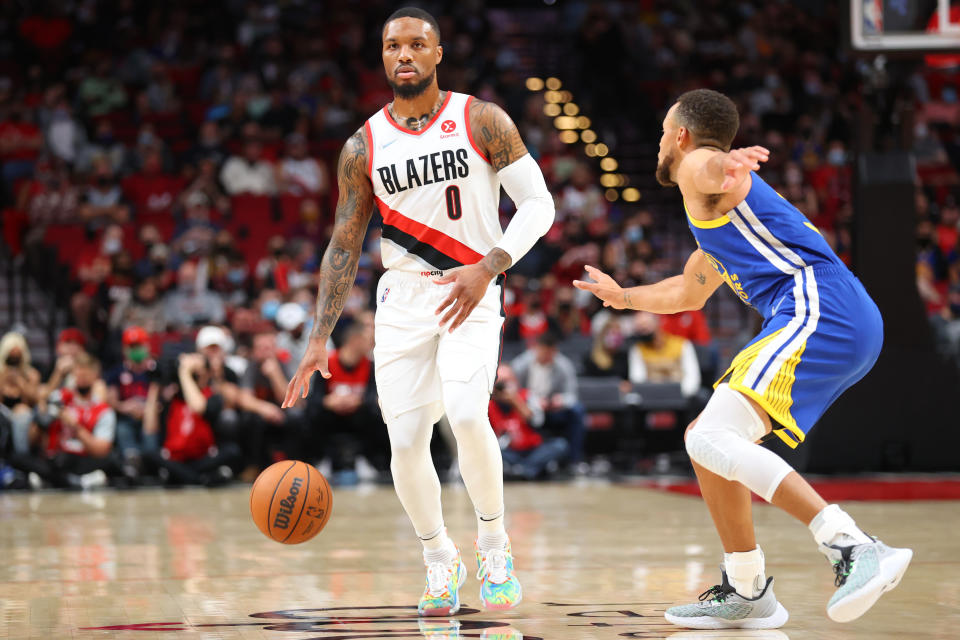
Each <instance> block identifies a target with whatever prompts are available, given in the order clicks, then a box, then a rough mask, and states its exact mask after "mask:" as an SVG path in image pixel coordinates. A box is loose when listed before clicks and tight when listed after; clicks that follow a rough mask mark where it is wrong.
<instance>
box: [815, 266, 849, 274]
mask: <svg viewBox="0 0 960 640" xmlns="http://www.w3.org/2000/svg"><path fill="white" fill-rule="evenodd" d="M813 275H815V276H852V275H853V272H852V271H850V269H848V268H846V267H844V266H839V265H835V264H815V265H813Z"/></svg>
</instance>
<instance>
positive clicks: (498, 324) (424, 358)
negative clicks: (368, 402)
mask: <svg viewBox="0 0 960 640" xmlns="http://www.w3.org/2000/svg"><path fill="white" fill-rule="evenodd" d="M441 275H442V272H438V271H434V272H426V271H424V272H421V273H411V272H405V271H396V270H393V269H389V270H387V272H386V273H384V274H383V276H381V278H380V282H379V283H378V285H377V312H376V319H375V323H374V324H375V336H376V345H375V346H374V348H373V360H374V369H375V373H376V380H377V394H378V395H379V397H380V409H381V411H382V412H383V417H384V420H387V421H389V420H390V419H391V418H393V417H396V416H398V415H400V414H402V413H405V412H407V411H410V410H412V409H417V408H420V407H423V406H427V405H431V404H436V406H437V407H438V411H437V415H436V419H439V418H440V416H441V415H442V414H443V410H442V406H443V405H442V400H443V396H442V392H441V385H442V384H443V383H444V382H447V381H459V382H467V381H469V380H470V379H471V378H473V376H474V375H475V374H476V372H477V371H478V370H481V369H482V370H483V371H484V372H485V375H486V378H487V387H488V392H491V391H493V383H494V380H495V379H496V376H497V361H498V360H499V358H500V341H501V337H502V336H501V332H502V328H503V298H502V295H503V285H502V284H501V278H497V279H496V280H494V281H493V282H491V283H490V286H489V287H488V288H487V292H486V294H484V297H483V299H482V300H481V301H480V304H478V305H477V307H476V308H475V309H474V310H473V312H472V313H471V314H470V316H469V317H468V318H467V320H466V321H465V322H464V323H463V324H462V325H460V326H459V327H458V328H457V329H456V330H454V331H453V333H450V332H449V331H448V329H449V324H448V325H447V327H441V326H440V319H441V318H442V317H443V314H440V315H436V313H435V312H436V309H437V307H438V306H440V303H441V302H443V300H444V299H445V298H446V297H447V295H449V293H450V289H451V288H452V287H453V284H444V285H438V284H434V283H433V280H434V279H435V278H439V277H440V276H441ZM447 310H449V307H448V308H447ZM445 312H446V311H445Z"/></svg>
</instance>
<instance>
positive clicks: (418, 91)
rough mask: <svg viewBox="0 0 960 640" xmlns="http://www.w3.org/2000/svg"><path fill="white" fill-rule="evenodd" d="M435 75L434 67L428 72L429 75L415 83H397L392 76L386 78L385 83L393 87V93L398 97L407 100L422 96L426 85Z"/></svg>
mask: <svg viewBox="0 0 960 640" xmlns="http://www.w3.org/2000/svg"><path fill="white" fill-rule="evenodd" d="M436 77H437V70H436V69H434V70H433V71H431V72H430V75H429V76H427V77H426V78H424V79H423V80H421V81H420V82H417V83H415V84H399V83H397V82H395V81H394V80H393V78H387V84H389V85H390V88H391V89H393V93H394V95H395V96H397V97H398V98H403V99H405V100H409V99H410V98H416V97H418V96H422V95H423V94H424V92H425V91H426V90H427V87H429V86H430V84H431V83H432V82H433V79H434V78H436Z"/></svg>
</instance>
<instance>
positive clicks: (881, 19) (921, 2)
mask: <svg viewBox="0 0 960 640" xmlns="http://www.w3.org/2000/svg"><path fill="white" fill-rule="evenodd" d="M850 42H851V44H852V46H853V48H854V49H855V50H857V51H875V52H878V53H879V52H903V53H908V52H935V51H941V52H949V51H953V52H958V53H960V2H957V1H956V0H955V1H954V2H953V6H951V1H950V0H850Z"/></svg>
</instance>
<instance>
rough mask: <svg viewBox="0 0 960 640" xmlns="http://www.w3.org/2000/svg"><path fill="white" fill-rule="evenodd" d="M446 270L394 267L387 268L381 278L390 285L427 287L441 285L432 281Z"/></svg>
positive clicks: (441, 275) (440, 276)
mask: <svg viewBox="0 0 960 640" xmlns="http://www.w3.org/2000/svg"><path fill="white" fill-rule="evenodd" d="M445 273H446V272H444V271H443V270H442V269H434V270H432V271H431V270H427V269H424V270H423V271H398V270H396V269H388V270H387V271H386V273H384V274H383V279H384V280H385V281H387V282H389V283H390V284H391V286H408V287H427V286H434V287H435V286H442V285H436V284H434V283H433V281H434V280H435V279H436V278H442V277H443V276H444V274H445Z"/></svg>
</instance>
